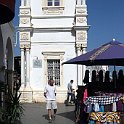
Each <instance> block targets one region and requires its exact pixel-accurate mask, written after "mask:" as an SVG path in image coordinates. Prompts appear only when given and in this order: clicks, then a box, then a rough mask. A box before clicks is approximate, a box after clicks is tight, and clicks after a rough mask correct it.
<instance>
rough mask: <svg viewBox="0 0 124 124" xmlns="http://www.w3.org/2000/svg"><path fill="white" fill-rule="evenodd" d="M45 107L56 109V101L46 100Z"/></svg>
mask: <svg viewBox="0 0 124 124" xmlns="http://www.w3.org/2000/svg"><path fill="white" fill-rule="evenodd" d="M46 109H57V103H56V101H55V100H47V104H46Z"/></svg>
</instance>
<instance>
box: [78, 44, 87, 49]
mask: <svg viewBox="0 0 124 124" xmlns="http://www.w3.org/2000/svg"><path fill="white" fill-rule="evenodd" d="M86 47H87V43H76V48H77V49H78V50H80V49H81V48H86Z"/></svg>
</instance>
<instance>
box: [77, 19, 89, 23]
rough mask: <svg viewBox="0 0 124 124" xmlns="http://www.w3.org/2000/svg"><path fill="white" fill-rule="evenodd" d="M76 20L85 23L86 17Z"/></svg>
mask: <svg viewBox="0 0 124 124" xmlns="http://www.w3.org/2000/svg"><path fill="white" fill-rule="evenodd" d="M77 22H78V23H86V22H87V20H86V18H77Z"/></svg>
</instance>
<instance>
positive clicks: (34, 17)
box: [32, 15, 75, 19]
mask: <svg viewBox="0 0 124 124" xmlns="http://www.w3.org/2000/svg"><path fill="white" fill-rule="evenodd" d="M74 17H75V15H44V16H41V15H32V19H47V18H74Z"/></svg>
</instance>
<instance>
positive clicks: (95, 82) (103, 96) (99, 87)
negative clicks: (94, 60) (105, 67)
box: [81, 70, 124, 124]
mask: <svg viewBox="0 0 124 124" xmlns="http://www.w3.org/2000/svg"><path fill="white" fill-rule="evenodd" d="M106 73H108V74H109V71H106ZM95 74H96V73H95V70H94V71H93V73H92V76H93V77H92V82H88V84H87V85H86V87H85V88H86V89H87V92H88V93H87V94H88V96H85V95H84V96H83V99H85V101H83V102H84V104H85V107H84V108H83V109H84V110H83V111H85V112H86V113H88V114H89V117H88V118H87V119H88V123H89V124H122V122H121V120H122V118H121V113H123V112H124V106H123V98H124V97H123V86H122V82H124V78H123V77H124V76H123V75H122V76H120V77H119V75H118V76H117V75H116V71H113V77H112V80H111V81H110V78H108V77H109V75H107V74H105V79H104V80H103V72H102V70H101V71H99V74H98V75H97V76H98V78H97V76H96V75H95ZM86 77H88V76H86ZM115 81H116V83H115ZM84 82H85V81H84ZM117 83H118V85H117ZM85 97H86V98H85ZM81 124H83V122H82V123H81Z"/></svg>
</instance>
